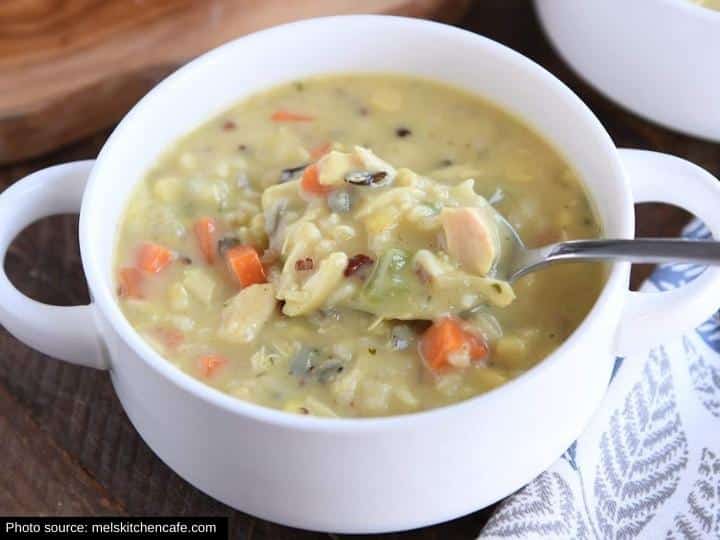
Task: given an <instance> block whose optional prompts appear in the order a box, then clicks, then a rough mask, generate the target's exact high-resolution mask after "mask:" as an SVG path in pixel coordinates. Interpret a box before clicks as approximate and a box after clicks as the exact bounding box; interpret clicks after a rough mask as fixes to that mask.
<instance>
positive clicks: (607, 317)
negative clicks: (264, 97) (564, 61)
mask: <svg viewBox="0 0 720 540" xmlns="http://www.w3.org/2000/svg"><path fill="white" fill-rule="evenodd" d="M340 71H351V72H352V71H355V72H368V71H387V72H396V73H398V72H399V73H407V74H412V75H421V76H425V77H430V78H434V79H438V80H441V81H445V82H447V83H450V84H454V85H457V86H461V87H463V88H466V89H468V90H470V91H473V92H477V93H478V94H481V95H483V96H486V97H488V98H489V99H491V100H492V101H494V102H495V103H497V104H499V105H501V106H502V107H505V108H506V109H508V110H510V111H512V112H513V113H515V114H517V115H519V116H520V117H522V118H524V119H525V121H526V122H528V123H529V124H531V125H532V126H534V127H535V128H536V129H537V130H539V131H540V132H541V133H542V134H543V135H544V136H545V137H546V138H547V139H549V140H550V141H552V143H553V144H554V145H555V146H556V147H557V148H559V149H561V151H562V153H563V154H564V155H565V157H566V158H567V159H568V160H569V161H570V162H571V163H572V164H573V165H574V166H575V167H576V168H577V170H578V171H579V172H580V174H581V175H582V177H583V178H584V180H585V182H586V184H587V186H588V189H589V190H590V192H591V195H592V198H593V199H594V200H595V202H596V203H597V207H598V212H599V214H600V217H601V220H602V222H603V224H604V226H605V230H606V231H607V233H608V235H610V236H614V237H626V238H627V237H631V236H632V234H633V226H634V216H633V203H634V202H635V201H644V200H661V201H669V202H673V203H675V204H678V205H680V206H684V207H685V208H687V209H689V210H690V211H693V212H695V213H696V214H698V215H700V216H701V217H703V218H705V220H706V222H707V223H708V225H709V226H710V227H711V229H712V230H713V231H714V232H715V233H716V234H717V233H720V214H718V213H717V212H716V211H715V210H716V208H717V205H718V204H719V203H720V187H718V186H717V185H716V182H715V180H714V179H713V178H712V177H711V176H710V175H708V174H707V173H706V172H704V171H702V170H701V169H699V168H698V167H696V166H694V165H691V164H689V163H687V162H685V161H682V160H679V159H677V158H672V157H669V156H665V155H661V154H654V153H650V152H640V151H627V150H622V151H618V150H617V149H616V148H615V147H614V146H613V144H612V142H611V141H610V138H609V137H608V135H607V133H606V132H605V131H604V130H603V128H602V126H601V125H600V123H599V122H598V120H597V119H596V118H595V117H594V116H593V114H592V113H591V112H590V111H589V110H588V109H587V107H585V105H583V103H582V102H581V101H580V100H579V99H578V98H577V97H576V96H575V95H574V94H573V93H572V92H571V91H570V90H569V89H568V88H567V87H565V86H564V85H563V84H562V83H561V82H560V81H558V80H557V79H556V78H554V77H553V76H552V75H550V74H549V73H548V72H546V71H545V70H543V69H542V68H540V67H539V66H537V65H536V64H534V63H532V62H531V61H529V60H527V59H526V58H524V57H523V56H521V55H519V54H517V53H515V52H513V51H511V50H510V49H508V48H506V47H503V46H502V45H499V44H497V43H495V42H493V41H490V40H488V39H486V38H483V37H481V36H478V35H475V34H472V33H470V32H466V31H464V30H459V29H457V28H453V27H450V26H445V25H441V24H437V23H432V22H426V21H421V20H415V19H404V18H396V17H379V16H347V17H333V18H324V19H315V20H307V21H302V22H298V23H293V24H289V25H285V26H280V27H276V28H273V29H270V30H266V31H263V32H259V33H257V34H253V35H250V36H247V37H243V38H241V39H238V40H236V41H233V42H231V43H228V44H227V45H224V46H222V47H220V48H218V49H216V50H214V51H211V52H210V53H208V54H206V55H204V56H202V57H200V58H198V59H197V60H195V61H193V62H191V63H190V64H188V65H187V66H185V67H183V68H182V69H180V70H178V71H177V72H176V73H175V74H173V75H171V76H170V77H168V78H167V79H166V80H165V81H163V82H162V83H161V84H159V85H158V86H157V87H156V88H155V89H154V90H152V91H151V92H150V93H149V94H148V95H147V96H146V97H145V98H143V99H142V100H141V101H140V102H139V103H138V104H137V105H136V106H135V107H134V108H133V110H132V111H131V112H130V113H129V114H128V115H127V117H126V118H125V119H124V120H123V121H122V122H121V123H120V125H119V126H118V127H117V128H116V130H115V132H114V133H113V134H112V136H111V137H110V139H109V140H108V142H107V143H106V145H105V147H104V148H103V150H102V152H101V153H100V155H99V156H98V158H97V160H95V161H85V162H76V163H70V164H65V165H60V166H56V167H51V168H49V169H45V170H43V171H40V172H37V173H35V174H33V175H30V176H29V177H27V178H25V179H23V180H21V181H20V182H18V183H17V184H15V185H14V186H13V187H11V188H10V189H8V190H6V191H5V192H4V193H3V194H2V195H0V261H1V260H3V259H4V256H5V252H6V250H7V246H8V244H9V243H10V242H11V240H12V238H13V237H14V236H15V235H16V234H17V233H18V232H19V231H20V230H21V229H22V228H23V227H24V226H25V225H26V224H28V223H31V222H32V221H34V220H36V219H39V218H41V217H43V216H46V215H50V214H55V213H62V212H73V211H74V212H77V211H78V210H79V211H80V244H81V254H82V260H83V268H84V270H85V275H86V278H87V282H88V285H89V288H90V291H91V294H92V298H93V303H92V304H91V305H89V306H78V307H69V308H68V307H53V306H46V305H43V304H39V303H37V302H34V301H32V300H30V299H28V298H26V297H25V296H23V295H22V294H21V293H20V292H18V291H17V290H16V289H15V288H14V287H13V286H12V284H11V283H10V282H9V281H8V279H7V277H6V276H5V274H4V272H0V300H1V301H0V322H2V323H3V324H4V325H5V326H6V327H7V328H8V330H9V331H11V332H12V333H13V334H14V335H15V336H17V337H18V338H19V339H21V340H23V341H25V342H26V343H27V344H28V345H30V346H31V347H34V348H36V349H38V350H40V351H42V352H44V353H46V354H49V355H51V356H55V357H58V358H61V359H64V360H67V361H70V362H75V363H79V364H83V365H87V366H92V367H96V368H100V369H108V370H109V371H110V376H111V378H112V382H113V385H114V387H115V390H116V391H117V394H118V397H119V398H120V401H121V402H122V404H123V407H124V408H125V411H126V412H127V414H128V416H129V418H130V420H131V421H132V423H133V424H134V426H135V427H136V428H137V430H138V431H139V433H140V434H141V435H142V437H143V439H144V440H145V441H146V442H147V443H148V445H149V446H150V447H151V448H152V449H153V450H154V451H155V453H157V455H158V456H160V458H161V459H163V461H165V463H167V464H168V465H169V466H170V467H172V468H173V469H174V470H175V471H177V473H178V474H180V475H181V476H182V477H183V478H185V479H186V480H187V481H188V482H190V483H191V484H193V485H195V486H197V487H198V488H199V489H201V490H203V491H205V492H206V493H208V494H210V495H211V496H213V497H215V498H217V499H219V500H221V501H223V502H224V503H227V504H229V505H230V506H233V507H235V508H237V509H240V510H242V511H245V512H248V513H251V514H254V515H256V516H259V517H261V518H264V519H269V520H272V521H276V522H280V523H284V524H288V525H293V526H296V527H303V528H308V529H319V530H327V531H338V532H356V533H363V532H378V531H390V530H399V529H408V528H413V527H419V526H422V525H428V524H431V523H437V522H440V521H444V520H448V519H451V518H455V517H457V516H460V515H463V514H467V513H469V512H472V511H474V510H477V509H478V508H481V507H483V506H487V505H489V504H491V503H493V502H495V501H497V500H498V499H500V498H502V497H505V496H506V495H508V494H510V493H511V492H513V491H514V490H516V489H518V488H519V487H521V486H522V485H523V484H525V483H526V482H528V481H529V480H531V479H532V478H533V477H534V476H535V475H537V474H538V473H540V472H541V471H542V470H543V469H544V468H546V467H547V466H548V465H550V464H551V463H552V462H553V460H555V459H556V458H557V457H558V456H559V455H560V454H561V453H562V452H563V451H564V450H565V448H566V447H567V446H568V445H569V444H570V443H571V442H572V441H573V439H575V438H576V437H577V436H578V434H579V433H580V432H581V430H582V429H583V426H584V425H585V424H586V423H587V422H588V420H589V419H590V417H591V415H592V414H593V411H594V410H595V409H596V407H597V406H598V404H599V402H600V400H601V398H602V396H603V394H604V392H605V389H606V386H607V383H608V379H609V377H610V372H611V368H612V365H613V359H614V357H615V355H616V354H617V353H622V352H626V351H629V350H632V349H633V348H643V347H647V346H649V345H650V344H652V343H655V342H657V341H658V340H659V337H660V336H662V337H668V336H672V335H675V334H678V333H680V332H682V331H684V330H687V329H688V328H689V327H691V326H693V325H694V324H697V323H699V322H700V321H701V320H702V319H704V318H705V317H706V316H708V315H709V314H710V313H712V312H713V310H714V308H715V307H716V305H715V300H714V296H715V295H714V294H708V293H709V291H711V290H713V288H715V290H717V289H718V287H720V271H718V270H715V269H713V270H708V271H706V272H705V273H704V274H703V275H702V276H701V277H700V278H698V279H697V280H696V281H694V282H693V283H691V284H690V285H688V286H687V287H685V288H684V289H682V290H681V292H680V293H675V292H669V293H663V294H657V295H640V294H637V293H631V292H629V291H628V289H627V284H628V276H629V265H628V264H616V265H614V266H613V268H612V269H611V271H610V274H609V278H608V281H607V285H606V286H605V288H604V289H603V291H602V294H601V295H600V297H599V299H598V300H597V303H596V305H595V306H594V308H593V309H592V311H591V313H590V314H589V315H588V317H587V318H586V320H585V321H584V322H583V323H582V324H581V326H580V327H579V328H578V329H577V330H576V331H575V333H574V334H573V335H572V336H570V338H569V339H568V340H567V341H566V342H565V343H564V344H563V345H562V346H561V347H559V348H558V350H557V351H556V352H555V353H553V354H552V355H550V356H549V357H548V358H547V359H546V360H545V361H543V362H542V363H540V364H539V365H538V366H537V367H535V368H533V369H532V370H530V371H529V372H528V373H527V374H525V375H523V376H521V377H519V378H517V379H516V380H514V381H512V382H510V383H508V384H506V385H505V386H503V387H502V388H500V389H497V390H494V391H492V392H490V393H488V394H485V395H482V396H479V397H477V398H474V399H470V400H468V401H465V402H463V403H459V404H456V405H453V406H449V407H444V408H440V409H436V410H432V411H428V412H423V413H418V414H411V415H406V416H397V417H392V418H379V419H340V420H337V419H320V418H310V417H302V416H296V415H290V414H287V413H284V412H280V411H276V410H271V409H266V408H263V407H260V406H257V405H253V404H251V403H246V402H243V401H240V400H237V399H234V398H232V397H230V396H228V395H225V394H223V393H221V392H219V391H216V390H214V389H212V388H210V387H208V386H206V385H204V384H203V383H201V382H200V381H198V380H196V379H194V378H192V377H190V376H188V375H186V374H185V373H183V372H181V371H180V370H178V369H177V368H175V367H174V366H173V365H172V364H171V363H169V362H168V361H166V360H165V359H164V358H162V357H161V356H160V355H158V354H157V353H156V352H155V351H154V350H153V349H152V348H151V347H150V346H149V345H148V344H147V343H145V342H144V341H143V340H142V339H141V338H140V337H139V336H138V334H137V333H136V332H135V330H133V328H132V327H131V326H130V324H129V323H128V321H127V320H126V319H125V317H124V316H123V314H122V312H121V311H120V309H119V307H118V304H117V301H116V297H115V285H114V275H113V274H114V273H113V248H114V245H115V237H116V234H117V229H118V222H119V220H120V219H121V218H122V215H123V210H124V208H125V204H126V202H127V200H128V197H129V196H130V194H131V192H132V190H133V187H134V186H135V184H136V183H137V182H139V181H141V180H142V178H143V176H144V174H145V172H146V171H147V170H148V167H150V166H151V165H152V163H153V162H154V161H155V160H156V159H157V157H158V155H159V154H160V153H161V152H162V151H163V150H164V149H165V148H166V147H167V146H168V145H169V144H171V143H172V142H173V141H174V140H175V139H176V138H178V137H179V136H180V135H182V134H184V133H186V132H187V131H188V130H191V129H193V128H194V127H196V126H197V125H199V124H201V123H202V122H203V121H205V120H207V119H208V118H210V117H211V116H212V115H214V114H215V113H218V112H219V111H221V110H223V109H225V108H226V107H228V106H230V105H231V104H233V103H235V102H236V101H237V100H239V99H242V98H243V97H245V96H247V95H248V94H250V93H253V92H255V91H257V90H260V89H262V88H267V87H269V86H273V85H275V84H277V83H281V82H284V81H289V80H293V79H297V78H299V77H304V76H307V75H311V74H316V73H325V72H340ZM428 105H429V106H432V104H428ZM681 177H682V178H681ZM559 301H562V299H559Z"/></svg>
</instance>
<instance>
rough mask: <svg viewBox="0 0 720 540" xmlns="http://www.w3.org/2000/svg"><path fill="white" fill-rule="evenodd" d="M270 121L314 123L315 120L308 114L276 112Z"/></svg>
mask: <svg viewBox="0 0 720 540" xmlns="http://www.w3.org/2000/svg"><path fill="white" fill-rule="evenodd" d="M270 120H272V121H273V122H312V121H313V120H315V117H314V116H310V115H308V114H300V113H294V112H290V111H286V110H283V109H281V110H279V111H275V112H274V113H273V114H272V116H271V117H270Z"/></svg>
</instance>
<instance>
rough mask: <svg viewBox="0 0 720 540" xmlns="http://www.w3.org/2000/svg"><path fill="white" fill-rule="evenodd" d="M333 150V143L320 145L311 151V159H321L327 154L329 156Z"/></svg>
mask: <svg viewBox="0 0 720 540" xmlns="http://www.w3.org/2000/svg"><path fill="white" fill-rule="evenodd" d="M331 148H332V143H329V142H326V143H323V144H320V145H318V146H316V147H315V148H313V149H311V150H310V157H311V158H313V159H320V158H321V157H323V156H324V155H325V154H327V153H328V152H329V151H330V149H331Z"/></svg>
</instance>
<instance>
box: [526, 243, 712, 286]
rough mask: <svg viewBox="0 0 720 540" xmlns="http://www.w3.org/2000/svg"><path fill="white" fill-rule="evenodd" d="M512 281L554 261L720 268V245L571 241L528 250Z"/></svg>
mask: <svg viewBox="0 0 720 540" xmlns="http://www.w3.org/2000/svg"><path fill="white" fill-rule="evenodd" d="M522 259H523V260H522V261H517V263H519V264H517V266H516V268H517V271H516V272H514V274H513V276H512V279H513V280H514V279H517V278H519V277H520V276H522V275H524V274H526V273H528V272H529V271H531V270H536V269H537V268H539V267H541V266H545V265H546V264H549V263H551V262H558V261H568V262H570V261H587V260H595V261H597V260H618V261H628V262H634V263H665V262H694V263H700V264H705V265H720V242H715V241H709V240H684V239H679V238H637V239H634V240H624V239H623V240H613V239H603V240H570V241H568V242H561V243H559V244H551V245H549V246H543V247H539V248H535V249H530V250H528V251H527V252H526V253H525V254H524V256H523V257H522Z"/></svg>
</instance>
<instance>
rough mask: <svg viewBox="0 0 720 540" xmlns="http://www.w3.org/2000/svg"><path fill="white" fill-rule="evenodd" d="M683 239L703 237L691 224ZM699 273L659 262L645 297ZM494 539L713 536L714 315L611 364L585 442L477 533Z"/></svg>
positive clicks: (716, 506)
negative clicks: (675, 337) (673, 338)
mask: <svg viewBox="0 0 720 540" xmlns="http://www.w3.org/2000/svg"><path fill="white" fill-rule="evenodd" d="M684 235H685V236H687V237H690V238H709V237H710V233H709V231H708V230H707V229H706V228H705V227H704V226H703V225H702V224H700V223H698V222H694V223H692V224H691V225H689V226H688V227H687V228H686V229H685V231H684ZM702 270H703V269H702V267H700V266H697V265H689V264H672V265H662V266H660V267H659V268H658V269H657V270H656V271H655V273H653V275H652V277H651V278H650V279H649V280H648V282H647V283H645V285H644V286H643V290H646V291H658V290H660V291H662V290H666V289H672V288H675V287H679V286H681V285H683V284H684V283H687V282H688V281H691V280H692V279H694V278H695V277H696V276H697V275H699V274H700V273H701V272H702ZM718 305H719V306H720V291H718ZM501 538H502V539H508V538H514V539H515V538H516V539H545V540H547V539H552V540H561V539H566V538H567V539H573V540H575V539H603V540H604V539H618V540H622V539H636V538H642V539H645V538H647V539H653V540H654V539H673V540H675V539H677V540H700V539H706V538H708V539H716V540H718V539H720V312H718V313H716V314H715V316H713V317H712V318H711V319H709V320H708V321H707V322H705V323H704V324H703V325H701V326H700V327H699V328H697V330H696V331H695V332H693V333H691V334H688V335H685V336H683V337H682V339H680V340H677V341H676V342H673V343H667V344H665V345H663V346H661V347H658V348H656V349H654V350H652V351H650V352H649V353H648V354H647V355H641V356H638V357H633V358H627V359H618V360H617V361H616V368H615V372H614V374H613V379H612V381H611V383H610V387H609V389H608V393H607V395H606V396H605V399H604V401H603V404H602V406H601V408H600V410H599V411H598V412H597V413H596V415H595V417H594V418H593V420H592V422H591V423H590V425H589V426H588V428H587V429H586V430H585V432H584V433H583V435H582V436H581V437H580V438H579V439H578V440H577V441H576V442H574V443H573V444H572V446H571V447H570V448H569V449H568V450H567V452H565V454H563V456H562V457H561V458H560V459H558V461H556V462H555V464H554V465H553V466H552V467H550V469H548V470H547V471H545V472H544V473H542V474H541V475H540V476H538V477H537V478H536V479H535V480H533V481H532V482H530V484H528V485H527V486H525V487H524V488H522V489H521V490H520V491H518V492H517V493H515V494H514V495H512V496H510V497H508V498H507V499H506V500H505V501H504V502H503V503H502V504H501V505H500V507H499V508H498V510H497V511H496V512H495V514H494V515H493V517H492V518H491V519H490V521H489V522H488V523H487V525H486V526H485V528H484V529H483V530H482V532H481V534H480V540H496V539H501Z"/></svg>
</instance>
